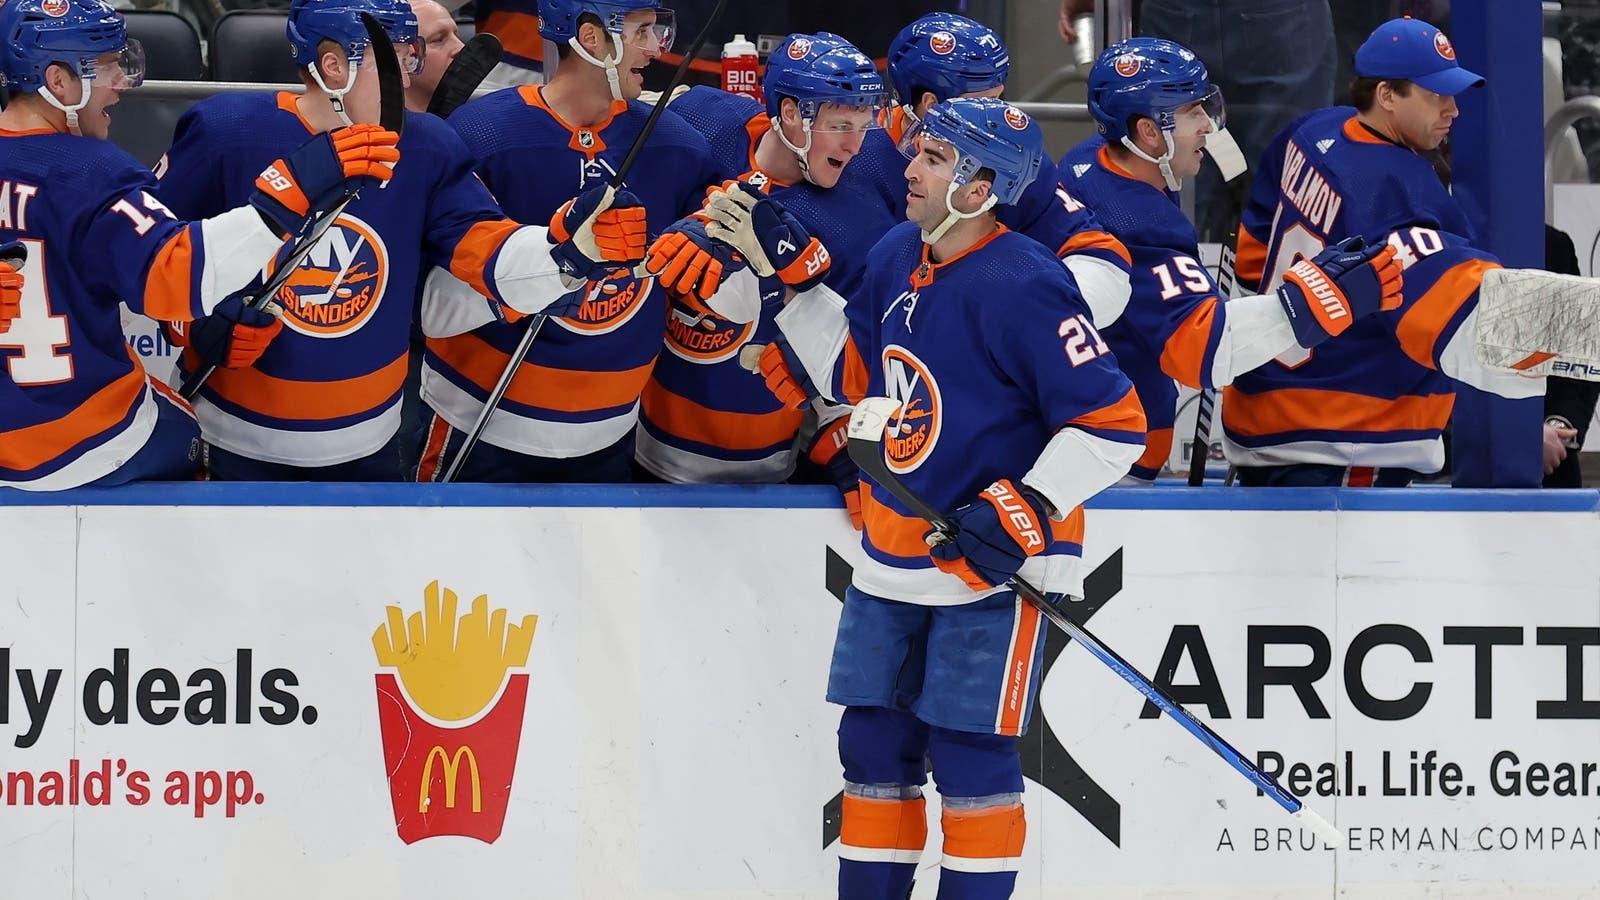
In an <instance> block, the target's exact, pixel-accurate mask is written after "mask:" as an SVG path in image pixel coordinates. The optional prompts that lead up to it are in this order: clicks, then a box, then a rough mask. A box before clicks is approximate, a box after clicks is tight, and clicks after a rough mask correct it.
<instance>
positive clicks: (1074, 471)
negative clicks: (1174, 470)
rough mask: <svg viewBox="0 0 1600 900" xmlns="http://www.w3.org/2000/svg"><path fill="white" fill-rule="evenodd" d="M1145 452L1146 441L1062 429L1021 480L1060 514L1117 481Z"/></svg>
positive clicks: (1070, 509)
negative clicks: (1118, 438) (1135, 441)
mask: <svg viewBox="0 0 1600 900" xmlns="http://www.w3.org/2000/svg"><path fill="white" fill-rule="evenodd" d="M1143 452H1144V444H1143V443H1142V442H1141V443H1129V442H1124V441H1113V440H1111V439H1109V438H1103V437H1100V436H1098V435H1093V434H1090V433H1088V432H1087V431H1084V430H1082V429H1080V428H1070V427H1069V428H1063V429H1061V430H1060V431H1058V432H1056V435H1055V437H1053V438H1051V439H1050V443H1048V444H1046V445H1045V448H1044V452H1043V453H1040V454H1039V459H1038V460H1037V461H1036V462H1035V463H1034V464H1033V468H1032V469H1029V470H1028V474H1026V475H1024V476H1023V477H1022V483H1023V484H1025V485H1027V486H1028V487H1031V488H1033V489H1034V490H1036V491H1038V492H1039V493H1040V494H1042V495H1044V498H1045V499H1046V500H1049V501H1050V505H1051V506H1053V507H1055V510H1056V515H1057V516H1065V515H1066V514H1067V513H1069V512H1071V511H1072V510H1074V509H1076V508H1077V507H1078V506H1080V505H1082V504H1083V502H1084V501H1086V500H1088V499H1089V498H1090V497H1093V496H1094V495H1095V494H1098V493H1100V492H1101V491H1103V490H1105V489H1106V488H1108V487H1110V486H1112V485H1113V484H1116V483H1117V481H1118V479H1120V478H1122V476H1123V475H1126V474H1127V473H1128V470H1129V469H1130V468H1132V467H1133V464H1134V463H1135V462H1137V461H1138V460H1139V456H1140V454H1142V453H1143Z"/></svg>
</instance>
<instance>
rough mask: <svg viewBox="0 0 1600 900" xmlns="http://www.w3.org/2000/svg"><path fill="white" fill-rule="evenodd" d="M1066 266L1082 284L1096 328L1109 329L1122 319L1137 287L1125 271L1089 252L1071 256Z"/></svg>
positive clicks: (1079, 285)
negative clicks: (1134, 288)
mask: <svg viewBox="0 0 1600 900" xmlns="http://www.w3.org/2000/svg"><path fill="white" fill-rule="evenodd" d="M1062 263H1063V264H1064V265H1065V266H1066V267H1067V271H1069V272H1071V273H1072V279H1073V280H1074V281H1076V282H1077V283H1078V292H1079V293H1080V294H1082V295H1083V301H1084V302H1085V303H1087V304H1088V305H1089V315H1090V317H1091V318H1092V319H1093V320H1094V327H1096V328H1108V327H1110V326H1111V325H1112V324H1114V323H1115V322H1116V321H1117V320H1118V319H1120V318H1122V311H1123V310H1125V309H1127V308H1128V298H1129V297H1131V296H1133V284H1132V282H1130V281H1129V279H1128V273H1127V271H1126V270H1125V269H1123V268H1121V267H1120V266H1117V265H1114V264H1112V263H1110V262H1108V261H1106V260H1104V259H1100V258H1099V257H1097V256H1091V255H1089V254H1087V253H1072V254H1068V255H1067V257H1066V259H1063V260H1062Z"/></svg>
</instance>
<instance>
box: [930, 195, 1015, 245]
mask: <svg viewBox="0 0 1600 900" xmlns="http://www.w3.org/2000/svg"><path fill="white" fill-rule="evenodd" d="M959 187H961V185H960V184H957V183H956V181H955V179H951V180H950V186H949V187H947V188H945V189H944V208H945V211H946V215H945V217H944V221H943V222H940V223H939V224H938V226H937V227H935V228H934V229H933V230H932V231H924V232H922V242H923V243H924V244H937V243H938V242H939V239H940V238H942V237H944V236H945V232H947V231H949V230H950V229H952V228H954V227H955V225H956V223H957V222H960V221H963V220H965V219H976V218H977V217H979V216H981V215H983V214H984V213H986V212H988V211H989V210H991V209H993V208H994V205H995V203H996V202H998V201H999V199H1000V198H999V197H996V196H995V195H994V194H990V195H989V197H988V199H986V200H984V201H983V203H981V204H979V205H978V208H977V209H975V210H973V211H972V212H969V213H964V212H960V211H958V210H957V209H956V205H955V204H954V203H952V202H951V200H953V199H954V198H955V195H956V188H959Z"/></svg>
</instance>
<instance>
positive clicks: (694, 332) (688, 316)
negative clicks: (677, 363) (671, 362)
mask: <svg viewBox="0 0 1600 900" xmlns="http://www.w3.org/2000/svg"><path fill="white" fill-rule="evenodd" d="M755 330H756V323H755V322H746V323H745V324H743V325H739V324H736V323H733V322H729V321H728V320H727V319H723V318H721V317H719V316H710V315H703V314H701V313H698V312H695V311H694V310H692V309H690V308H689V307H688V306H686V305H685V304H684V303H683V302H682V301H680V300H677V299H674V300H673V301H672V308H671V312H670V314H669V315H668V316H667V350H668V351H669V352H671V353H672V355H673V356H676V357H678V358H680V359H686V360H688V361H689V362H692V363H698V364H700V365H704V366H710V365H715V364H717V363H719V362H722V361H724V360H727V359H732V358H733V355H734V354H735V353H738V352H739V348H740V347H743V346H744V345H745V342H746V341H748V340H750V336H751V335H752V334H754V333H755Z"/></svg>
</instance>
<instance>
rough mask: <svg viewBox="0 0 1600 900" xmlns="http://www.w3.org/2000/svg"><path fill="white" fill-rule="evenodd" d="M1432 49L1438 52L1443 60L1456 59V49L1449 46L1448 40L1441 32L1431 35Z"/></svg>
mask: <svg viewBox="0 0 1600 900" xmlns="http://www.w3.org/2000/svg"><path fill="white" fill-rule="evenodd" d="M1433 49H1434V50H1436V51H1438V53H1439V55H1440V56H1442V57H1444V58H1445V59H1455V58H1456V48H1454V47H1452V46H1450V39H1449V38H1447V37H1445V36H1444V32H1442V31H1435V32H1434V33H1433Z"/></svg>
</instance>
